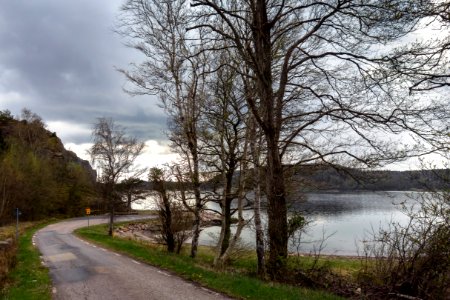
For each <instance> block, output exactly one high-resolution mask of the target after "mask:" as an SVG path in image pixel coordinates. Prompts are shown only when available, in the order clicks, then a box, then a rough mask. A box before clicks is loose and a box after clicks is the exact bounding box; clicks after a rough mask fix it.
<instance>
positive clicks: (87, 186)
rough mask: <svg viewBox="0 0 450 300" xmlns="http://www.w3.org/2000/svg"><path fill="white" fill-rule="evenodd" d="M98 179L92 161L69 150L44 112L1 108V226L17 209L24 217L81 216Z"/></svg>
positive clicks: (33, 218) (27, 218) (24, 218)
mask: <svg viewBox="0 0 450 300" xmlns="http://www.w3.org/2000/svg"><path fill="white" fill-rule="evenodd" d="M95 178H96V174H95V171H94V170H93V169H92V168H91V166H90V164H89V162H87V161H84V160H81V159H80V158H78V157H77V156H76V154H75V153H73V152H71V151H68V150H66V149H65V148H64V146H63V144H62V142H61V140H60V139H59V138H58V137H57V136H56V133H52V132H49V131H48V130H46V128H45V124H44V123H43V121H42V119H41V118H40V117H39V116H37V115H36V114H34V113H31V112H30V111H28V110H24V111H23V113H22V116H21V118H20V119H16V118H14V117H13V116H12V115H11V114H10V112H9V111H7V110H6V111H0V226H1V225H3V224H6V223H8V222H10V221H11V220H12V219H13V218H14V209H15V208H19V210H20V211H21V212H22V214H21V219H22V220H36V219H40V218H43V217H49V216H55V215H63V216H77V215H81V214H82V212H83V210H84V207H85V205H86V203H87V202H88V201H89V197H90V196H91V195H92V192H93V187H94V183H95Z"/></svg>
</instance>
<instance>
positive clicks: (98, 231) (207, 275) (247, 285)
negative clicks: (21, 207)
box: [76, 225, 342, 300]
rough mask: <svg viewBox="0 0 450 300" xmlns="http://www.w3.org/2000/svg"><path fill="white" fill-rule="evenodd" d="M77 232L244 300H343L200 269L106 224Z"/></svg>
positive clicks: (234, 274)
mask: <svg viewBox="0 0 450 300" xmlns="http://www.w3.org/2000/svg"><path fill="white" fill-rule="evenodd" d="M76 233H77V234H78V235H79V236H81V237H83V238H85V239H88V240H90V241H93V242H96V243H98V244H100V245H102V246H105V247H108V248H110V249H112V250H115V251H118V252H121V253H123V254H127V255H128V256H130V257H133V258H136V259H139V260H141V261H143V262H146V263H148V264H151V265H153V266H157V267H160V268H163V269H166V270H169V271H171V272H173V273H176V274H178V275H179V276H181V277H183V278H185V279H188V280H192V281H194V282H198V283H200V284H201V285H203V286H205V287H208V288H211V289H213V290H216V291H219V292H222V293H225V294H228V295H230V296H232V297H236V298H240V299H258V300H262V299H277V300H282V299H286V300H287V299H296V300H297V299H305V300H308V299H310V300H315V299H320V300H327V299H342V298H340V297H338V296H335V295H332V294H330V293H327V292H324V291H318V290H312V289H306V288H300V287H294V286H289V285H282V284H277V283H271V282H264V281H261V280H259V279H256V278H252V277H249V276H245V275H242V274H237V273H227V272H217V271H214V270H212V269H208V268H206V267H202V266H200V265H199V264H197V263H196V260H195V259H192V258H190V257H189V256H187V255H176V254H170V253H167V252H166V251H164V250H162V249H160V248H158V247H152V246H149V245H145V244H143V243H140V242H137V241H133V240H125V239H120V238H111V237H109V236H108V235H107V229H106V227H105V225H98V226H91V227H89V228H81V229H78V230H76Z"/></svg>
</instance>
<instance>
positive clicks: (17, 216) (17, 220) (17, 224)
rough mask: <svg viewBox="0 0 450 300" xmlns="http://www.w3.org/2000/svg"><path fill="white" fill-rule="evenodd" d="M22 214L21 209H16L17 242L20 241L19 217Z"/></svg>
mask: <svg viewBox="0 0 450 300" xmlns="http://www.w3.org/2000/svg"><path fill="white" fill-rule="evenodd" d="M21 214H22V213H21V212H20V210H19V208H16V241H18V240H19V216H20V215H21Z"/></svg>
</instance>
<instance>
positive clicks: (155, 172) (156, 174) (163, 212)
mask: <svg viewBox="0 0 450 300" xmlns="http://www.w3.org/2000/svg"><path fill="white" fill-rule="evenodd" d="M148 178H149V180H150V181H151V182H152V183H153V189H154V190H155V191H157V192H158V194H159V196H160V198H161V201H159V204H158V206H159V218H160V221H161V226H162V236H163V239H164V241H165V242H166V245H167V251H169V252H174V251H175V236H174V232H173V230H172V229H173V228H172V227H173V226H172V207H171V201H170V200H169V195H168V193H167V188H166V184H165V181H166V176H164V171H163V170H162V169H159V168H151V169H150V173H149V175H148Z"/></svg>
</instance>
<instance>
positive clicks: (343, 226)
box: [200, 192, 419, 255]
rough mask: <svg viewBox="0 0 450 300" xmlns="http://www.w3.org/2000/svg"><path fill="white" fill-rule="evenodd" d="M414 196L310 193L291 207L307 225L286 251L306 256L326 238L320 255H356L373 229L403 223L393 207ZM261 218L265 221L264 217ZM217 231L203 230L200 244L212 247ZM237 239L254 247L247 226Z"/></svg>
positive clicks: (403, 218)
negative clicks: (391, 222) (298, 238)
mask: <svg viewBox="0 0 450 300" xmlns="http://www.w3.org/2000/svg"><path fill="white" fill-rule="evenodd" d="M418 195H419V193H413V192H408V193H405V192H377V193H374V192H364V193H346V194H344V193H310V194H308V195H307V201H306V202H302V203H297V204H295V205H293V206H292V207H291V210H293V211H298V212H302V213H303V214H304V215H305V216H306V217H307V218H308V220H310V222H311V223H310V225H309V226H308V228H307V231H306V232H305V233H303V234H302V238H301V242H300V243H298V241H294V240H291V241H290V243H289V250H290V251H291V252H297V251H298V252H302V253H309V252H312V251H315V250H317V249H319V248H320V247H321V246H320V244H321V240H323V238H324V237H328V238H327V239H326V240H325V241H324V243H323V244H322V248H323V249H322V253H324V254H336V255H357V254H358V248H359V249H360V250H361V249H362V240H363V239H364V238H367V237H368V234H369V233H370V232H372V231H373V230H377V229H378V228H379V227H380V226H386V225H387V224H388V222H389V221H391V220H393V221H396V222H400V223H403V224H404V223H406V222H407V221H408V217H407V216H405V215H404V214H403V213H402V212H401V211H400V210H399V209H398V206H397V205H396V204H399V203H401V202H405V201H406V203H408V204H412V203H413V202H414V201H412V200H411V196H412V197H417V196H418ZM252 216H253V213H252V212H251V211H247V212H245V218H246V219H248V220H250V219H251V218H252ZM263 218H264V219H266V218H267V217H266V215H264V216H263ZM250 223H251V222H250ZM219 231H220V227H219V226H213V227H208V228H205V229H204V230H203V231H202V233H201V235H200V243H201V244H204V245H214V244H215V241H216V240H217V236H218V234H219ZM241 237H242V243H244V244H245V245H246V246H248V247H254V244H255V242H254V241H255V233H254V230H253V228H252V226H251V225H250V226H248V227H247V228H245V229H244V231H243V233H242V236H241ZM360 253H361V254H362V252H360Z"/></svg>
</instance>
